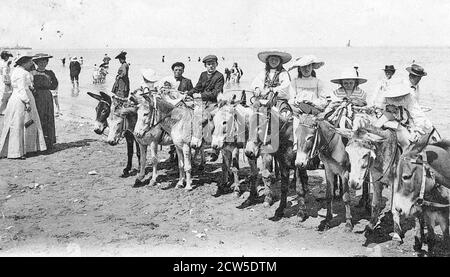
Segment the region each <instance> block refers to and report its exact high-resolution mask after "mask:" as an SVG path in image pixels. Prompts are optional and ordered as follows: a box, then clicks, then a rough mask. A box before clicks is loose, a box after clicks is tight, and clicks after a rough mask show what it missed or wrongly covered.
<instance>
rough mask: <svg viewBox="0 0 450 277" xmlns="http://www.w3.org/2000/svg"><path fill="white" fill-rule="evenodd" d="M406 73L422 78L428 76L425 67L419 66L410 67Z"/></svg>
mask: <svg viewBox="0 0 450 277" xmlns="http://www.w3.org/2000/svg"><path fill="white" fill-rule="evenodd" d="M406 71H408V72H409V73H411V74H414V75H416V76H420V77H423V76H427V73H426V72H425V70H424V69H423V67H421V66H420V65H418V64H412V65H411V66H410V67H407V68H406Z"/></svg>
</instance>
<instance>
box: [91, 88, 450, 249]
mask: <svg viewBox="0 0 450 277" xmlns="http://www.w3.org/2000/svg"><path fill="white" fill-rule="evenodd" d="M88 94H89V95H90V96H91V97H93V98H95V99H97V100H98V101H99V102H98V105H97V107H96V113H97V118H96V127H95V130H94V131H95V132H96V133H97V134H102V133H103V132H104V130H105V129H106V127H108V124H109V129H110V130H109V135H108V143H109V144H111V145H115V144H117V143H118V142H119V140H120V139H121V138H122V137H125V139H126V141H127V156H128V162H127V166H126V168H125V169H124V170H123V174H122V176H123V177H127V176H129V175H130V170H131V167H132V157H133V144H134V143H136V148H137V149H138V151H136V153H137V156H138V159H139V168H140V170H139V173H138V175H137V178H136V181H135V185H141V184H142V181H143V179H144V177H145V165H146V156H147V147H148V146H150V152H151V163H152V166H153V171H152V178H151V180H150V184H151V185H153V184H155V183H156V178H157V163H158V160H157V146H158V145H171V144H174V145H175V147H176V151H177V156H178V167H179V174H180V178H179V181H178V183H177V185H176V186H177V187H183V186H184V183H186V185H185V186H184V187H185V189H187V190H191V189H193V187H192V178H191V169H192V165H191V158H192V155H191V148H194V149H197V150H201V152H202V164H201V166H204V163H205V159H204V154H203V150H204V149H205V148H209V147H211V148H213V149H215V150H221V153H222V173H223V175H222V178H221V181H219V183H220V184H219V190H218V191H220V190H222V193H226V192H228V191H234V193H235V194H241V193H242V190H241V187H240V184H239V176H238V171H239V162H238V161H239V150H240V149H244V152H245V155H246V156H247V158H248V163H249V165H250V172H251V173H250V176H249V179H248V180H249V183H250V194H249V197H248V198H247V199H246V200H245V201H244V202H243V203H242V204H241V206H240V207H242V208H245V207H248V206H250V205H254V204H255V203H257V202H258V198H259V197H258V190H257V187H258V185H259V184H258V180H259V179H258V176H259V175H261V176H262V180H263V183H264V187H265V188H266V189H265V193H264V194H265V195H264V206H270V205H272V204H273V203H274V202H275V198H276V195H274V193H273V189H272V188H273V184H274V182H276V180H277V169H278V171H279V175H281V186H280V188H281V189H280V190H281V196H280V204H279V207H278V208H277V209H276V211H275V215H274V219H279V218H282V217H283V215H284V210H285V208H286V207H287V196H288V190H289V187H290V186H289V184H290V178H289V175H290V171H291V170H294V180H295V187H296V192H297V195H298V207H299V209H298V213H297V215H298V217H299V219H300V220H301V221H304V220H306V219H307V217H308V214H307V209H306V203H305V197H306V194H307V191H308V175H307V170H310V169H316V168H317V164H318V160H319V159H320V161H321V162H322V163H323V166H324V169H325V179H326V197H325V198H326V203H327V213H326V217H325V220H324V222H323V226H324V228H325V229H326V228H329V227H330V221H331V219H332V214H333V213H332V204H333V198H334V197H333V193H334V189H335V187H336V186H337V183H338V181H340V183H341V185H342V191H341V193H342V199H343V202H344V205H345V218H346V221H345V230H346V231H352V229H353V222H352V213H351V207H350V202H351V199H350V187H351V188H353V189H360V188H361V187H363V196H362V198H361V202H360V204H361V206H363V207H366V209H367V210H368V212H369V213H370V214H371V219H370V222H369V224H368V226H367V227H366V230H367V232H372V231H373V230H374V229H375V228H376V227H377V223H378V222H379V217H380V213H381V211H382V204H381V203H382V201H381V200H382V190H383V187H384V186H389V187H390V188H391V190H392V203H391V211H392V214H393V219H394V231H395V235H394V239H395V240H399V241H401V240H402V238H403V236H404V235H403V231H402V229H401V227H400V226H401V225H400V215H402V214H404V215H407V216H409V215H415V216H416V217H417V224H418V225H417V226H418V229H417V230H418V231H417V232H416V248H417V249H420V248H421V246H422V243H423V242H424V241H425V240H424V235H423V226H424V221H425V222H426V224H427V226H432V225H433V227H434V224H435V223H439V224H440V225H441V228H442V230H443V233H444V240H445V241H447V240H448V232H449V229H448V225H449V224H448V203H449V202H448V198H445V197H444V196H445V195H444V194H445V192H446V191H445V190H443V189H442V187H441V186H440V185H443V186H445V187H450V182H448V181H449V180H450V168H449V167H448V165H447V163H446V161H448V160H450V143H447V142H446V141H441V142H439V143H430V142H429V138H430V136H429V135H428V136H424V138H423V139H422V140H420V141H419V142H418V143H416V144H411V145H410V147H408V148H407V149H400V148H399V146H398V144H397V138H396V133H395V131H394V130H391V129H382V128H379V127H374V126H373V123H374V122H375V121H376V118H377V117H376V114H375V113H374V111H373V110H372V109H366V108H361V109H355V110H354V112H353V113H352V115H351V117H349V118H346V120H347V121H348V122H350V125H351V126H350V129H349V128H342V126H340V125H339V122H337V123H335V122H329V120H328V119H329V115H330V111H329V110H327V109H326V110H325V111H323V110H317V109H316V110H315V109H310V111H308V112H305V108H304V107H303V109H301V110H300V112H298V109H296V108H294V107H293V113H292V114H293V116H297V117H298V122H299V125H298V128H297V131H296V133H294V129H293V121H292V117H285V116H283V115H282V114H281V113H280V111H279V110H278V109H277V107H276V102H277V101H276V94H273V93H272V94H270V96H269V99H268V100H264V99H254V100H253V101H250V102H251V103H250V105H247V101H246V97H245V91H242V95H241V97H240V98H239V100H236V99H237V97H236V95H233V97H232V98H231V99H228V100H223V99H222V100H220V101H219V103H217V104H215V105H214V106H213V108H212V109H209V110H207V111H206V110H204V109H201V108H199V107H201V100H200V101H198V100H197V104H195V103H194V104H190V103H188V102H186V101H183V100H182V101H179V102H178V103H176V104H173V102H171V101H170V100H169V101H168V98H166V97H165V96H164V95H160V94H157V93H151V94H142V95H138V94H134V95H132V96H131V97H129V98H128V99H122V98H118V97H115V96H114V97H113V98H111V97H110V96H109V95H107V94H105V93H103V92H100V94H99V95H97V94H93V93H90V92H88ZM194 102H195V100H194ZM343 102H345V101H343ZM344 104H345V103H344ZM341 106H342V105H341ZM306 110H308V109H306ZM199 111H200V112H199ZM333 112H334V111H333ZM341 116H344V117H345V116H346V115H342V114H341ZM108 120H109V123H108ZM347 127H348V126H347ZM205 129H206V130H209V131H206V132H205ZM211 130H212V131H211ZM206 133H208V134H211V133H212V136H211V137H210V138H209V139H205V134H206ZM294 136H296V138H297V150H296V151H294V150H293V137H294ZM429 148H431V150H429V151H427V150H428V149H429ZM423 153H426V155H424V154H423ZM430 153H432V154H430ZM426 156H430V157H428V159H427V161H426V162H423V161H422V163H421V164H420V163H417V162H414V163H413V162H411V161H412V160H414V161H417V160H418V159H419V158H417V157H420V158H422V157H426ZM258 159H261V164H262V166H261V168H260V169H258V167H257V160H258ZM419 160H420V159H419ZM274 165H275V167H274ZM420 167H421V169H420ZM417 168H419V169H417ZM274 169H275V170H274ZM425 171H427V172H428V175H427V174H422V175H421V174H419V173H418V172H425ZM408 174H409V176H407V175H408ZM430 176H432V177H430ZM418 182H419V185H417V183H418ZM422 183H423V185H422V186H421V185H420V184H422ZM369 185H371V186H372V187H373V197H372V201H371V204H369V189H368V186H369ZM432 195H434V196H435V197H434V198H433V199H435V200H427V199H431V198H430V197H431V196H432ZM436 195H437V196H436ZM436 199H437V200H436ZM446 199H447V200H446ZM446 214H447V216H445V215H446ZM427 229H428V234H429V235H428V244H429V249H430V245H431V247H432V245H433V242H432V241H433V238H434V235H433V232H432V230H433V228H431V227H428V228H427ZM419 245H420V247H419Z"/></svg>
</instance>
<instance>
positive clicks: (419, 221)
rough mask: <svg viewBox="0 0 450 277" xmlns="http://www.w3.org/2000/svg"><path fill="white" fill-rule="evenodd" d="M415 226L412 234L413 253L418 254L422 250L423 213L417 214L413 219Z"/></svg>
mask: <svg viewBox="0 0 450 277" xmlns="http://www.w3.org/2000/svg"><path fill="white" fill-rule="evenodd" d="M414 220H415V223H416V226H415V229H416V230H415V231H416V232H415V234H414V247H413V248H414V251H416V252H420V251H421V250H422V245H423V242H424V231H423V229H424V220H423V213H419V214H418V215H416V217H415V218H414Z"/></svg>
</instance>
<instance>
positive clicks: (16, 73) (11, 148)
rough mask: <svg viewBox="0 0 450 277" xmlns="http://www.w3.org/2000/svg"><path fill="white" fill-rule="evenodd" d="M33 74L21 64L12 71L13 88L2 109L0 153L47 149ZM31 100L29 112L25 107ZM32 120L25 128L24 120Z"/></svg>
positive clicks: (13, 155)
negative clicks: (34, 88)
mask: <svg viewBox="0 0 450 277" xmlns="http://www.w3.org/2000/svg"><path fill="white" fill-rule="evenodd" d="M32 78H33V77H32V75H31V74H30V73H29V72H28V71H26V70H25V69H23V68H22V67H20V66H17V67H16V68H15V69H14V70H13V72H12V74H11V84H12V87H13V92H12V94H11V97H10V99H9V101H8V104H7V106H6V110H5V120H4V124H3V129H2V132H1V135H0V157H8V158H20V157H22V156H24V155H25V154H26V153H29V152H36V151H44V150H46V149H47V148H46V146H45V140H44V134H43V132H42V127H41V121H40V119H39V115H38V113H37V109H36V103H35V101H34V97H33V93H32V92H31V90H30V87H32V86H33V79H32ZM25 103H30V107H31V112H29V113H28V112H26V111H25ZM30 119H32V120H33V121H34V123H33V124H31V125H30V126H29V127H28V128H25V122H27V121H28V120H30Z"/></svg>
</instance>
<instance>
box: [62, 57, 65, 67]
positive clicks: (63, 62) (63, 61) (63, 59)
mask: <svg viewBox="0 0 450 277" xmlns="http://www.w3.org/2000/svg"><path fill="white" fill-rule="evenodd" d="M61 61H62V64H63V66H66V57H64V58H62V59H61Z"/></svg>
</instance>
